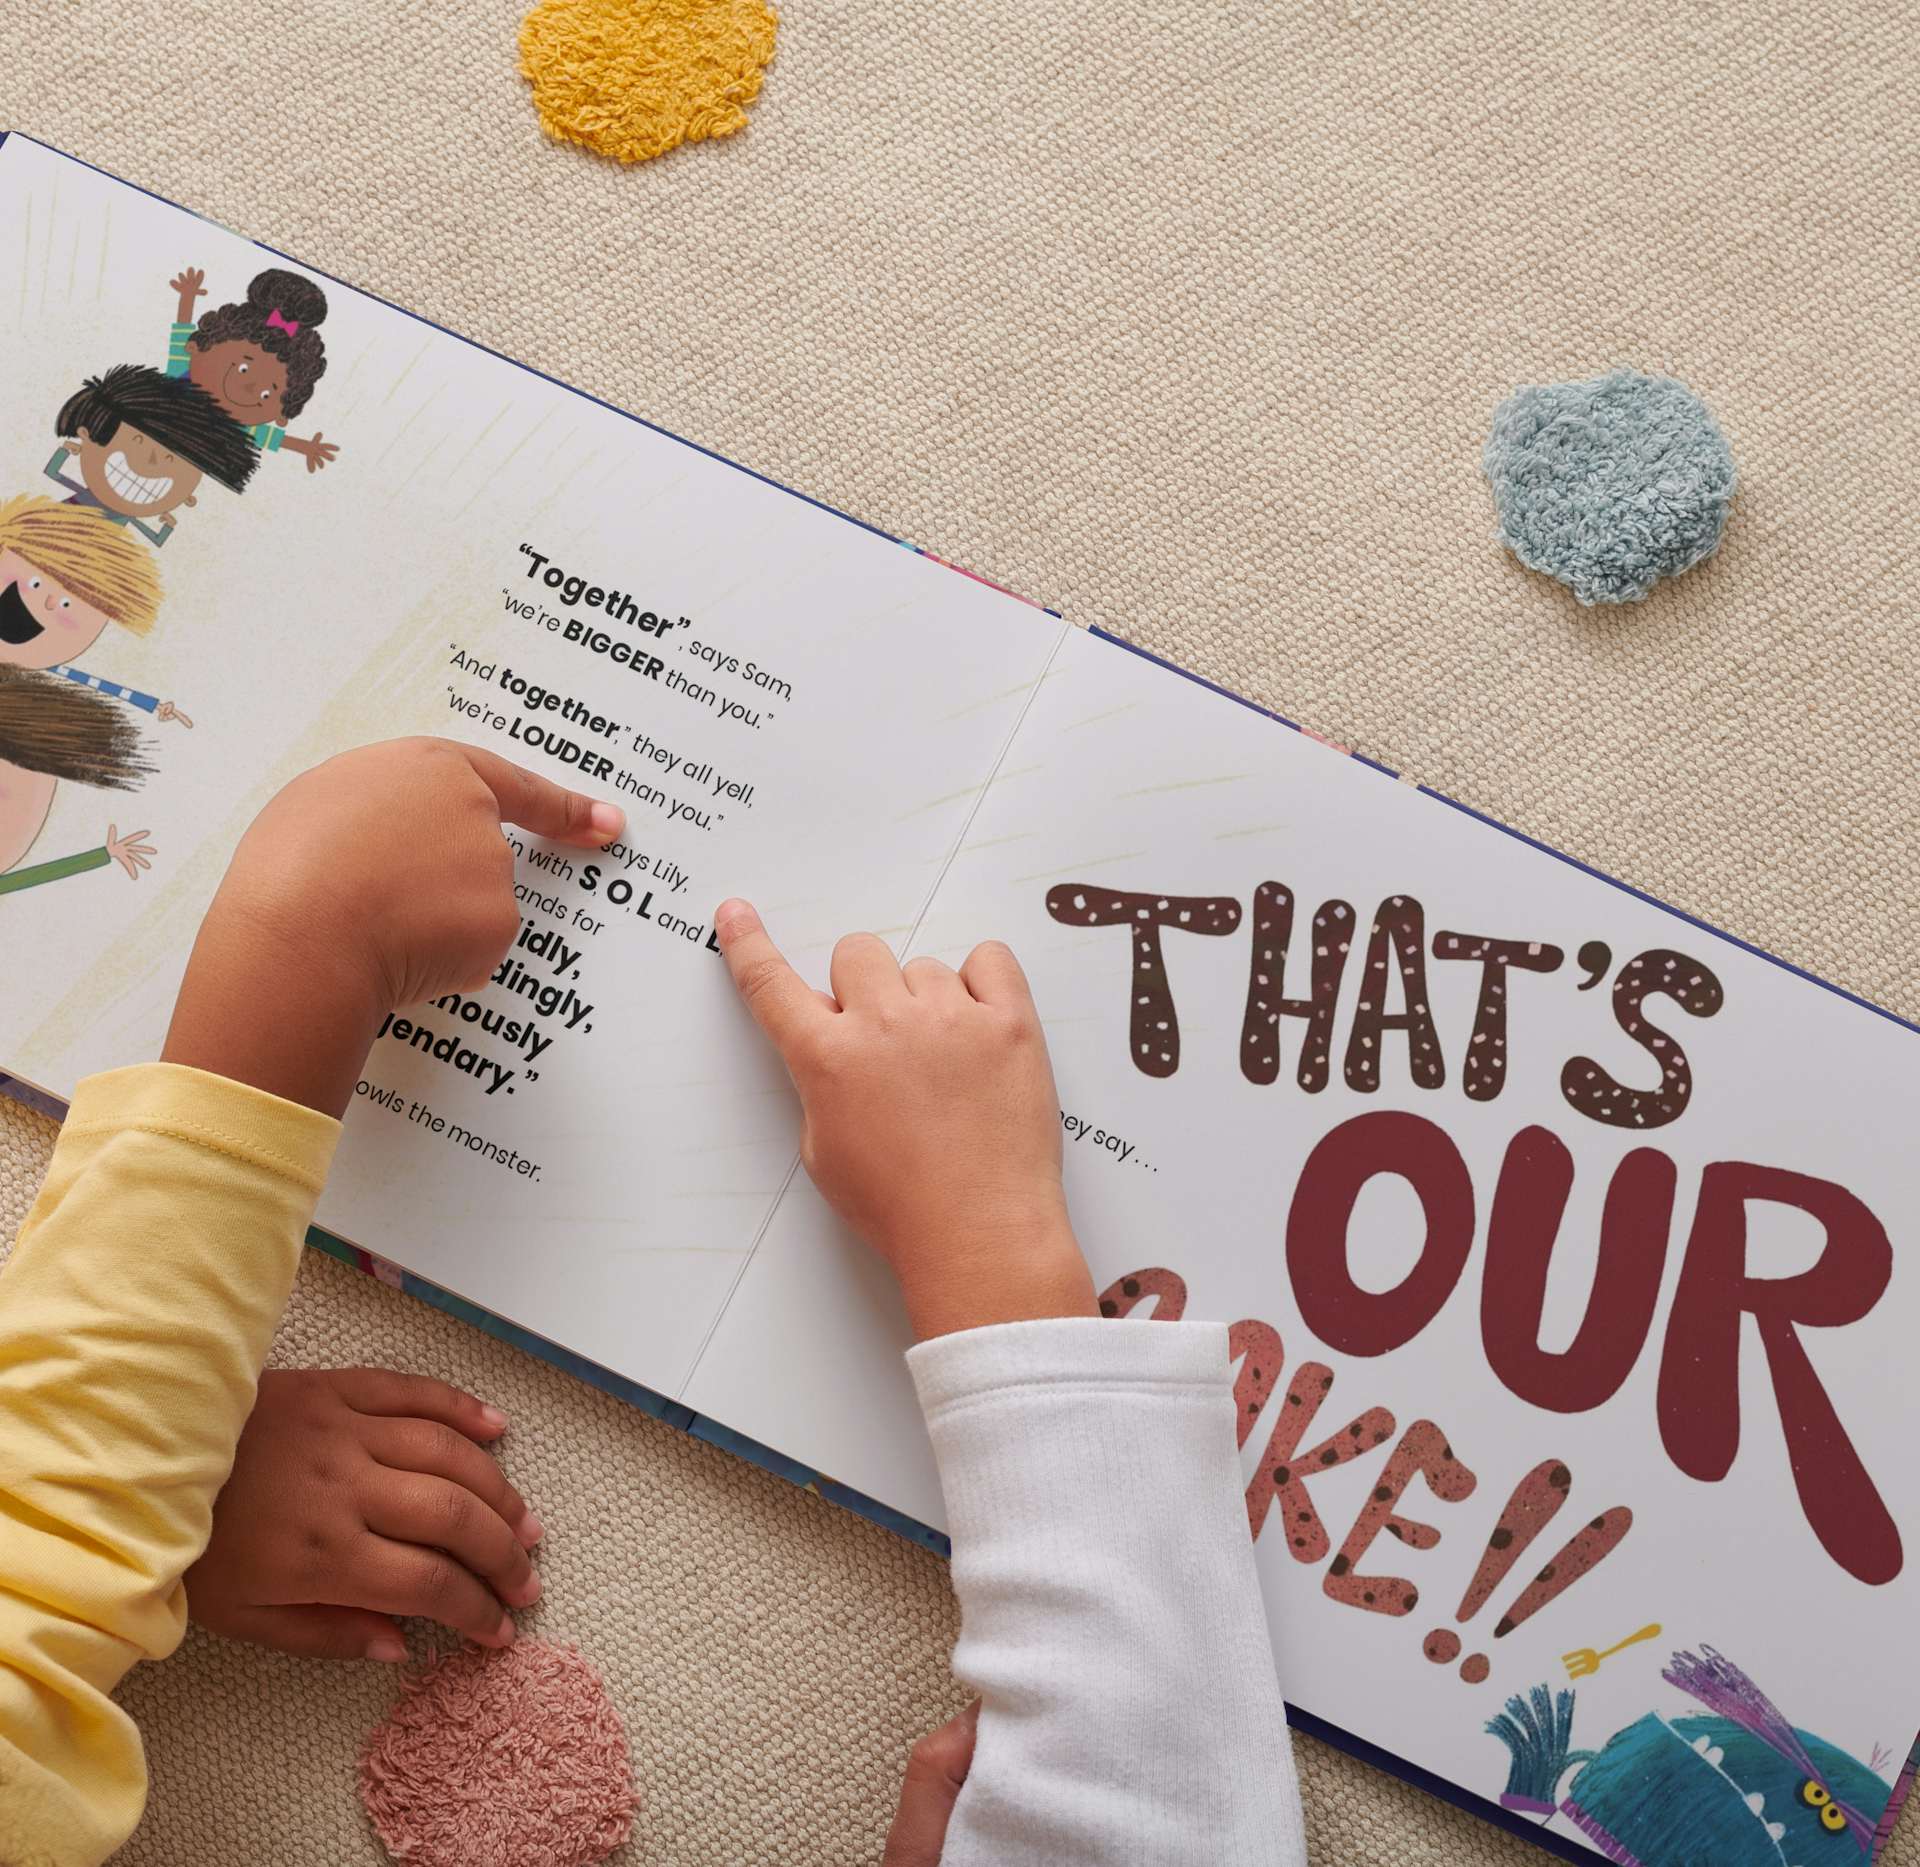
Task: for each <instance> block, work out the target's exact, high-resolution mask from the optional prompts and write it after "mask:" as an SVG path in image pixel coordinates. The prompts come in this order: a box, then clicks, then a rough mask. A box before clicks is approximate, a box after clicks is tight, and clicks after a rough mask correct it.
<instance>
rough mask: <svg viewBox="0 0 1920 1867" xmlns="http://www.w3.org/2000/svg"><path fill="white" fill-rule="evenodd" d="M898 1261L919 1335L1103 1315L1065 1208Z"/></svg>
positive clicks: (905, 1296)
mask: <svg viewBox="0 0 1920 1867" xmlns="http://www.w3.org/2000/svg"><path fill="white" fill-rule="evenodd" d="M893 1263H894V1267H895V1274H896V1275H897V1276H898V1278H899V1280H900V1294H901V1296H902V1298H903V1299H904V1300H905V1303H906V1307H907V1318H908V1321H909V1322H910V1323H911V1324H912V1326H913V1333H914V1339H915V1340H916V1341H921V1342H925V1341H927V1340H929V1339H930V1338H931V1337H933V1336H937V1335H953V1334H957V1333H958V1332H959V1331H960V1330H962V1329H985V1328H989V1327H991V1326H993V1325H994V1324H996V1323H1005V1322H1037V1321H1040V1320H1042V1319H1045V1318H1049V1317H1056V1316H1095V1315H1098V1314H1099V1302H1098V1298H1097V1295H1096V1293H1095V1291H1094V1287H1093V1276H1092V1273H1091V1272H1090V1271H1089V1270H1088V1269H1087V1261H1086V1259H1085V1257H1083V1256H1082V1255H1081V1251H1080V1244H1079V1240H1078V1239H1076V1238H1075V1237H1074V1235H1073V1227H1072V1225H1071V1224H1070V1223H1069V1222H1068V1220H1067V1218H1066V1216H1065V1215H1064V1213H1063V1214H1061V1215H1060V1216H1059V1217H1057V1218H1050V1219H1047V1220H1044V1221H1041V1222H1039V1223H1036V1224H1035V1225H1034V1226H1033V1227H1032V1228H1031V1229H1027V1230H1023V1231H1021V1232H1017V1233H1013V1234H1009V1233H1008V1232H1006V1231H1003V1230H998V1229H995V1230H989V1231H986V1232H984V1233H974V1234H970V1235H968V1236H965V1237H960V1238H955V1239H954V1240H952V1241H951V1242H949V1243H941V1244H933V1243H923V1244H921V1245H920V1246H919V1247H918V1248H916V1249H915V1250H913V1251H911V1252H903V1253H899V1254H896V1255H894V1257H893Z"/></svg>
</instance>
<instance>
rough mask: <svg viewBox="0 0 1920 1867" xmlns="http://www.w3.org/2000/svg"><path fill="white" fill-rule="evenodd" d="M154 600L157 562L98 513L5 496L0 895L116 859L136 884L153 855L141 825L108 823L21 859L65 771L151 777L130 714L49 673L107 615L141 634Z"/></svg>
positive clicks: (86, 777)
mask: <svg viewBox="0 0 1920 1867" xmlns="http://www.w3.org/2000/svg"><path fill="white" fill-rule="evenodd" d="M159 608H160V579H159V576H158V575H157V573H156V572H155V570H154V566H153V559H152V558H151V557H150V556H149V554H148V553H147V552H146V551H144V550H143V549H142V548H141V547H140V546H139V545H137V544H135V543H134V542H133V540H132V539H131V538H129V537H128V536H127V535H126V533H125V531H124V530H122V529H120V528H119V527H117V526H114V525H111V524H109V523H108V522H107V520H106V519H105V518H103V517H102V516H101V515H100V514H98V513H96V512H92V511H89V510H88V509H87V508H86V507H84V506H79V505H73V504H61V503H59V502H57V501H55V500H52V499H43V498H37V497H24V498H19V499H10V500H7V501H6V502H5V503H4V504H0V895H5V894H14V893H17V892H18V891H20V890H21V889H24V888H33V887H37V886H39V885H40V884H42V883H44V882H54V881H61V880H64V879H65V878H66V877H68V876H71V875H82V874H85V873H86V872H87V871H89V870H91V869H100V868H105V867H106V866H107V865H108V864H109V863H116V862H117V863H118V864H119V865H120V867H121V868H123V869H124V870H125V871H126V873H127V875H128V876H129V878H131V879H133V880H136V881H137V880H138V879H139V877H140V874H141V872H142V871H143V870H144V869H146V868H147V867H148V866H149V864H150V863H151V861H152V858H153V854H154V851H153V847H152V845H151V844H149V843H147V842H146V841H145V840H144V839H145V837H146V835H147V832H146V831H145V830H134V831H130V832H129V833H128V834H126V835H124V836H123V835H121V834H120V830H119V826H118V825H117V824H109V825H108V827H107V836H106V841H105V842H104V843H102V844H101V845H99V846H98V847H97V848H94V849H89V850H83V851H82V852H81V853H80V854H78V855H72V856H62V857H59V858H57V859H56V860H54V861H51V862H42V863H37V864H35V865H33V866H32V867H29V868H21V867H19V866H17V865H18V864H19V862H20V860H21V858H22V857H23V856H25V855H26V854H27V852H28V851H29V850H30V849H31V848H32V847H33V845H34V843H35V841H36V840H37V839H38V838H39V835H40V832H41V830H42V829H43V828H44V827H45V824H46V821H47V813H48V811H49V810H51V808H52V806H53V798H54V792H55V790H56V789H57V787H58V785H59V782H60V780H61V779H63V778H64V779H68V780H71V781H72V782H74V783H77V784H87V785H94V786H98V787H100V788H102V789H107V790H118V791H131V790H134V789H136V788H137V787H138V785H139V784H140V783H141V781H142V780H143V779H145V778H146V777H147V776H149V775H150V773H151V771H152V766H151V765H150V764H149V763H148V761H147V758H146V754H145V748H144V746H143V744H142V741H141V739H140V735H139V733H138V732H137V730H136V729H135V727H134V725H133V723H132V722H131V720H130V719H129V718H128V717H127V715H126V714H125V713H124V712H122V711H121V710H120V709H119V708H118V707H116V706H114V705H113V704H112V702H111V701H109V700H107V699H105V698H103V697H102V695H101V694H99V693H97V692H93V691H90V690H89V688H88V687H87V686H84V685H76V684H75V683H74V682H73V681H72V680H71V679H70V678H69V679H62V678H61V677H60V674H59V673H58V672H56V670H57V669H59V668H61V667H62V666H63V665H64V664H65V663H66V661H67V659H68V658H69V657H71V656H74V655H79V654H84V653H85V652H86V650H87V649H89V648H90V647H92V645H93V643H94V642H95V641H96V640H97V639H98V638H99V636H100V633H101V631H102V630H103V629H105V627H106V626H107V624H108V623H109V622H114V623H118V624H119V625H120V626H121V627H122V628H124V629H127V630H129V631H131V632H132V633H133V634H135V635H145V634H146V633H147V631H148V630H149V629H151V628H152V627H153V623H154V618H155V617H156V615H157V614H158V613H159Z"/></svg>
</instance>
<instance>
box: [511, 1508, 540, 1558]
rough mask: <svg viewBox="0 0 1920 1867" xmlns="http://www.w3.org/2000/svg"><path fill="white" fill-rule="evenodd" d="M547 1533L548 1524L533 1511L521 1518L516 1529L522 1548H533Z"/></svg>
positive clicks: (515, 1532)
mask: <svg viewBox="0 0 1920 1867" xmlns="http://www.w3.org/2000/svg"><path fill="white" fill-rule="evenodd" d="M546 1533H547V1526H546V1525H545V1524H543V1523H542V1522H541V1521H540V1519H539V1518H538V1517H536V1516H535V1515H534V1514H533V1512H532V1511H528V1512H527V1514H526V1515H525V1516H524V1517H522V1518H521V1519H520V1522H519V1525H518V1526H517V1527H516V1529H515V1531H514V1534H515V1535H516V1536H517V1537H519V1539H520V1547H521V1548H522V1549H531V1548H532V1547H533V1546H534V1544H536V1543H537V1542H539V1540H540V1539H541V1538H542V1537H543V1536H545V1535H546Z"/></svg>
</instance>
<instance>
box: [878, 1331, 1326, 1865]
mask: <svg viewBox="0 0 1920 1867" xmlns="http://www.w3.org/2000/svg"><path fill="white" fill-rule="evenodd" d="M908 1360H909V1364H910V1366H911V1368H912V1370H913V1376H914V1380H915V1383H916V1385H917V1386H918V1388H919V1391H920V1399H921V1404H922V1406H923V1407H924V1408H925V1410H926V1414H927V1425H928V1430H929V1431H930V1433H931V1434H932V1437H933V1445H934V1451H935V1453H936V1455H937V1457H938V1459H939V1464H940V1480H941V1485H942V1487H943V1489H944V1491H945V1494H946V1501H947V1511H948V1516H949V1520H950V1527H951V1530H952V1534H953V1584H954V1589H955V1592H956V1593H957V1594H958V1596H959V1598H960V1607H961V1615H962V1628H961V1636H960V1641H959V1644H958V1645H957V1646H956V1648H955V1649H954V1659H953V1664H954V1671H955V1673H956V1674H957V1675H958V1677H959V1678H960V1679H961V1681H962V1682H963V1683H964V1684H966V1685H968V1686H969V1687H971V1688H972V1689H973V1690H975V1691H977V1692H978V1693H980V1695H981V1697H982V1699H983V1704H982V1708H981V1713H980V1727H979V1738H978V1743H977V1746H976V1749H975V1752H974V1758H973V1766H972V1771H971V1773H970V1775H969V1776H968V1778H967V1782H966V1786H965V1788H964V1789H962V1791H961V1792H960V1798H959V1801H958V1803H957V1805H956V1807H955V1809H954V1814H953V1820H952V1824H951V1826H950V1827H949V1829H948V1831H947V1840H946V1850H945V1853H944V1854H943V1855H942V1863H943V1867H986V1863H989V1862H991V1863H992V1864H993V1867H1043V1864H1044V1867H1095V1863H1105V1862H1111V1861H1119V1860H1125V1861H1129V1862H1138V1863H1141V1864H1142V1867H1146V1864H1148V1863H1151V1867H1201V1863H1205V1864H1206V1867H1256V1863H1257V1867H1304V1863H1305V1861H1306V1851H1305V1842H1304V1840H1303V1838H1302V1833H1301V1825H1300V1802H1299V1791H1298V1789H1297V1787H1296V1785H1295V1780H1294V1771H1293V1756H1292V1751H1291V1748H1290V1746H1289V1740H1288V1736H1287V1730H1286V1723H1285V1715H1284V1712H1283V1710H1282V1706H1281V1701H1280V1689H1279V1685H1278V1683H1277V1681H1276V1679H1275V1677H1274V1669H1273V1661H1272V1657H1271V1651H1270V1648H1269V1645H1268V1636H1267V1628H1266V1620H1265V1616H1264V1614H1263V1612H1262V1608H1261V1602H1260V1588H1259V1582H1258V1579H1257V1577H1256V1575H1255V1571H1254V1562H1253V1547H1252V1543H1251V1540H1250V1539H1249V1537H1248V1534H1247V1518H1246V1512H1245V1509H1244V1507H1243V1505H1242V1502H1241V1481H1240V1467H1239V1457H1238V1452H1237V1449H1236V1446H1235V1441H1234V1415H1233V1401H1232V1390H1231V1384H1230V1377H1229V1369H1228V1361H1227V1339H1226V1331H1225V1329H1224V1328H1222V1327H1220V1326H1218V1325H1215V1324H1207V1323H1162V1322H1112V1321H1101V1320H1089V1319H1083V1318H1073V1319H1065V1320H1059V1321H1049V1322H1026V1323H1012V1324H1008V1325H1005V1326H1003V1327H999V1328H991V1329H977V1330H971V1331H967V1332H965V1333H962V1334H957V1335H949V1336H943V1337H940V1338H938V1339H936V1340H934V1341H929V1342H923V1343H922V1344H921V1345H920V1346H919V1347H917V1348H915V1349H913V1350H912V1351H911V1352H910V1354H909V1357H908Z"/></svg>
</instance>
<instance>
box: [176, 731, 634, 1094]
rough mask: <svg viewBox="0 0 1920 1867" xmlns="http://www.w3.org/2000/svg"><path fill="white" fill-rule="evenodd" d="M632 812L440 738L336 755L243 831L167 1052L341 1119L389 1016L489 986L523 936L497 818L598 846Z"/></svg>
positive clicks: (183, 991)
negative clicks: (515, 940)
mask: <svg viewBox="0 0 1920 1867" xmlns="http://www.w3.org/2000/svg"><path fill="white" fill-rule="evenodd" d="M624 822H625V818H624V816H623V814H622V813H621V812H620V810H618V809H617V808H616V807H615V806H614V805H612V804H602V803H596V802H594V801H593V800H592V799H591V798H587V797H582V796H581V795H579V794H578V793H577V792H574V791H567V790H563V789H561V787H560V786H559V785H557V784H554V783H552V782H550V781H549V780H548V779H545V778H541V777H537V776H536V775H535V774H534V773H532V772H530V771H523V770H522V769H521V768H520V767H519V766H518V765H514V764H510V763H509V762H508V761H507V760H506V759H503V758H497V757H495V755H494V754H493V753H491V752H483V751H480V750H479V749H478V748H477V747H474V746H465V745H457V744H455V743H454V742H453V741H452V740H448V739H391V740H388V741H387V742H386V743H385V744H384V745H373V746H362V747H361V748H359V749H358V750H357V751H353V752H343V753H341V755H340V756H339V757H338V758H333V759H329V760H328V761H327V762H326V763H325V764H324V765H320V766H316V767H315V768H314V769H313V770H312V771H309V772H306V773H304V774H302V775H301V776H300V777H298V778H296V779H294V781H293V782H292V783H291V784H289V785H288V786H287V787H286V788H285V789H284V790H283V791H281V792H280V794H279V795H278V796H277V797H275V798H274V799H273V801H272V802H271V803H269V804H268V805H267V807H266V809H265V810H263V811H262V812H261V813H260V815H259V816H258V817H257V818H255V819H254V823H253V827H252V828H251V829H249V830H248V831H247V833H246V835H245V836H244V837H242V838H241V840H240V847H239V848H238V849H237V850H236V851H235V852H234V857H233V861H232V862H231V863H230V864H229V865H228V868H227V875H226V879H225V881H223V882H222V883H221V884H220V892H219V893H218V894H217V895H216V896H215V897H214V901H213V906H212V907H211V908H209V909H208V910H207V918H206V920H205V921H204V922H203V923H202V925H201V928H200V937H199V939H198V940H197V941H196V942H195V944H194V949H193V957H192V958H191V960H189V961H188V964H187V974H186V978H185V980H184V981H183V982H182V984H181V987H180V996H179V1000H178V1002H177V1003H176V1005H175V1007H174V1014H173V1025H172V1028H171V1029H170V1030H169V1031H168V1033H167V1043H166V1049H165V1050H164V1052H163V1053H162V1055H163V1056H164V1058H165V1060H166V1061H167V1062H169V1063H184V1064H190V1065H192V1066H194V1067H195V1068H198V1069H204V1070H210V1071H212V1072H213V1073H214V1074H216V1075H220V1076H228V1077H232V1078H233V1079H234V1080H235V1081H238V1082H244V1083H251V1084H252V1085H253V1086H254V1087H255V1088H257V1089H265V1090H268V1091H270V1092H271V1093H272V1094H274V1095H278V1096H284V1097H286V1098H287V1099H288V1100H290V1101H295V1102H304V1103H306V1104H307V1105H308V1106H309V1107H312V1108H317V1109H319V1110H321V1111H322V1112H323V1113H325V1114H329V1115H338V1114H339V1113H340V1112H341V1111H342V1110H343V1109H345V1107H346V1105H347V1103H348V1101H349V1100H350V1099H351V1098H352V1095H353V1086H354V1084H355V1083H356V1082H357V1081H358V1080H359V1075H360V1068H361V1065H362V1064H363V1063H365V1061H366V1056H367V1050H368V1048H369V1046H370V1045H371V1044H372V1042H373V1039H374V1037H375V1035H376V1034H377V1033H378V1031H379V1028H380V1022H381V1020H382V1019H383V1018H385V1017H386V1016H387V1014H388V1013H389V1012H391V1011H393V1010H394V1009H395V1008H396V1007H397V1006H400V1005H411V1004H415V1003H417V1002H418V1001H420V1000H421V999H429V998H437V997H439V996H440V995H441V994H443V993H446V992H453V991H470V990H472V989H474V988H475V987H477V986H479V985H482V984H484V983H485V982H486V980H487V978H488V977H489V975H490V974H491V973H492V972H493V970H494V968H495V967H496V966H498V965H499V963H500V957H501V955H502V954H503V953H505V952H506V950H507V948H508V946H509V944H510V943H511V942H512V940H513V938H514V936H515V935H516V934H517V933H518V931H519V927H520V911H519V906H518V904H517V903H516V902H515V900H514V897H513V852H512V851H511V850H510V849H509V848H508V847H507V844H506V839H505V837H504V836H503V834H502V830H501V826H502V824H503V823H517V824H520V825H523V826H524V827H525V828H527V829H529V830H531V831H532V832H533V833H534V834H535V835H536V836H544V837H550V838H552V839H553V840H554V841H556V842H562V843H573V844H576V845H578V846H579V847H581V848H596V847H598V846H599V845H600V844H602V843H606V842H608V841H610V840H611V839H612V838H613V837H615V836H617V835H618V834H619V832H620V829H621V826H622V824H623V823H624Z"/></svg>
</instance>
